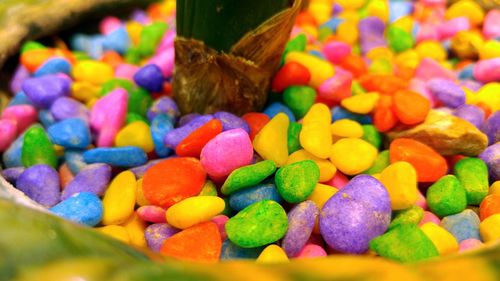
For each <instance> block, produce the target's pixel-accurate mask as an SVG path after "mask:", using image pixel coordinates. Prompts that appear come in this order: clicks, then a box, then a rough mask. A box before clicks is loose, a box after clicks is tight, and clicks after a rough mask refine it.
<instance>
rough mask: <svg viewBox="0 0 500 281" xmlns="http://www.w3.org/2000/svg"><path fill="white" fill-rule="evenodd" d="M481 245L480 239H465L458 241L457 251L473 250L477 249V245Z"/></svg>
mask: <svg viewBox="0 0 500 281" xmlns="http://www.w3.org/2000/svg"><path fill="white" fill-rule="evenodd" d="M481 245H483V242H481V240H478V239H474V238H470V239H465V240H463V241H462V242H460V244H459V245H458V247H459V248H458V252H465V251H470V250H474V249H477V248H478V247H480V246H481Z"/></svg>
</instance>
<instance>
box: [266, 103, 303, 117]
mask: <svg viewBox="0 0 500 281" xmlns="http://www.w3.org/2000/svg"><path fill="white" fill-rule="evenodd" d="M280 112H283V113H285V114H286V115H287V116H288V119H290V122H295V115H293V112H292V110H290V108H288V107H287V106H286V105H284V104H282V103H280V102H273V103H272V104H270V105H269V106H268V107H266V109H264V112H263V113H264V114H266V115H267V116H269V118H271V119H272V118H273V117H274V116H276V114H278V113H280Z"/></svg>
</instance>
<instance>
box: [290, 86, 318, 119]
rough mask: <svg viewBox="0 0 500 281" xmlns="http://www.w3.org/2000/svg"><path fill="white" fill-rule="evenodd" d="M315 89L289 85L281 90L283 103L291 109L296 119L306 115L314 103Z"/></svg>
mask: <svg viewBox="0 0 500 281" xmlns="http://www.w3.org/2000/svg"><path fill="white" fill-rule="evenodd" d="M315 98H316V90H314V89H313V88H311V87H308V86H291V87H288V88H286V89H285V91H284V92H283V100H284V102H285V104H286V105H287V106H288V107H289V108H290V109H291V110H292V112H293V114H294V115H295V117H296V118H297V119H300V118H302V117H304V115H306V113H307V111H309V108H311V106H312V105H313V104H314V100H315Z"/></svg>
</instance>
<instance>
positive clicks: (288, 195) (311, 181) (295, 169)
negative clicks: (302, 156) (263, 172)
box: [274, 160, 320, 203]
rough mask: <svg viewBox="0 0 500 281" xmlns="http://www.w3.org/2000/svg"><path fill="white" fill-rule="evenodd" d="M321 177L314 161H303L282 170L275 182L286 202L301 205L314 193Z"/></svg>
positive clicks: (277, 173) (277, 174)
mask: <svg viewBox="0 0 500 281" xmlns="http://www.w3.org/2000/svg"><path fill="white" fill-rule="evenodd" d="M319 175H320V171H319V167H318V165H317V164H316V163H314V161H312V160H303V161H299V162H295V163H293V164H290V165H286V166H283V167H282V168H280V169H279V170H278V172H276V176H275V179H274V181H275V182H276V187H277V188H278V192H279V193H280V195H281V197H283V199H285V201H287V202H289V203H299V202H302V201H304V200H305V199H306V198H307V197H308V196H309V195H310V194H311V193H312V192H313V190H314V187H315V186H316V184H317V183H318V180H319Z"/></svg>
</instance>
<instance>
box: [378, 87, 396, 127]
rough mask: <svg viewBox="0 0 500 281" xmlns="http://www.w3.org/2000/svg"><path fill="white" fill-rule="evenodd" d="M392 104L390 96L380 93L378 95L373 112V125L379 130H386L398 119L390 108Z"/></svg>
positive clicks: (394, 124)
mask: <svg viewBox="0 0 500 281" xmlns="http://www.w3.org/2000/svg"><path fill="white" fill-rule="evenodd" d="M392 104H393V102H392V97H391V96H387V95H381V96H380V97H379V100H378V104H377V107H376V109H375V112H374V114H373V125H374V126H375V127H376V128H377V130H378V131H379V132H387V131H389V130H390V129H392V128H394V126H396V124H397V123H398V119H397V117H396V115H395V114H394V112H393V111H392V109H391V108H392Z"/></svg>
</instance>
